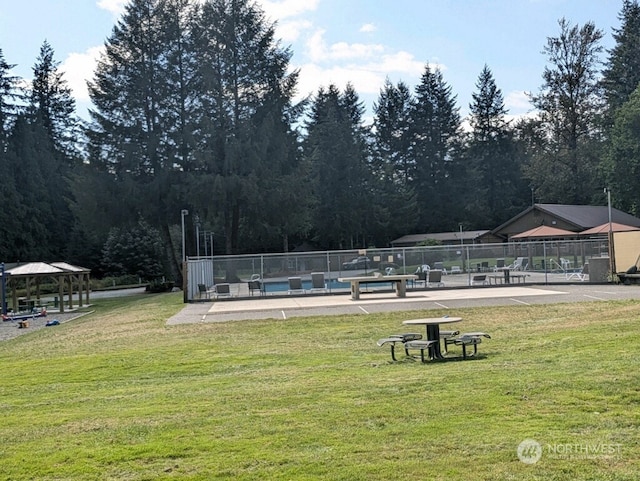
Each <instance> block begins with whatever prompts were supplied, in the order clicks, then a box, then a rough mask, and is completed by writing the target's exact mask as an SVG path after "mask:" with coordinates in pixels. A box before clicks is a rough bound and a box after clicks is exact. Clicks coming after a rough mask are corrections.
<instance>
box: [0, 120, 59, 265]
mask: <svg viewBox="0 0 640 481" xmlns="http://www.w3.org/2000/svg"><path fill="white" fill-rule="evenodd" d="M52 151H53V146H52V145H51V143H50V137H49V135H48V132H46V131H45V130H44V128H43V127H42V125H41V124H39V123H37V122H30V121H29V119H28V118H27V117H26V116H25V115H19V116H18V118H17V119H16V122H15V124H14V126H13V128H12V131H11V134H10V136H9V139H8V149H7V154H6V156H5V160H6V163H7V170H8V171H9V172H11V174H12V175H11V177H10V179H11V178H13V182H14V184H13V186H15V195H11V196H9V197H8V199H4V202H3V205H5V206H7V210H8V211H9V212H10V213H11V215H12V216H13V217H14V219H15V220H14V221H12V222H9V225H8V226H7V225H5V226H3V228H4V229H8V231H7V234H8V236H9V237H10V238H12V243H11V246H10V250H9V251H8V252H7V253H6V255H7V256H8V257H6V258H7V259H11V260H16V261H18V260H20V261H23V262H32V261H54V260H59V259H60V258H61V257H62V249H63V245H64V241H65V237H62V238H60V236H59V235H58V229H57V228H56V225H55V224H56V222H57V219H58V217H57V212H56V211H55V208H54V207H53V205H52V202H51V198H50V197H49V196H48V195H47V192H48V191H49V187H48V185H49V184H50V182H52V181H55V177H52V174H51V172H50V170H48V169H47V166H48V164H47V160H48V159H49V156H50V155H51V153H52ZM8 183H9V185H11V180H8ZM7 201H8V202H11V201H15V205H11V203H7ZM11 226H14V229H11Z"/></svg>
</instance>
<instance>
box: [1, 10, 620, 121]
mask: <svg viewBox="0 0 640 481" xmlns="http://www.w3.org/2000/svg"><path fill="white" fill-rule="evenodd" d="M126 3H127V2H126V1H125V0H0V49H1V50H2V53H3V55H4V59H5V61H6V62H7V63H9V64H10V65H14V64H15V65H16V66H15V67H14V68H13V69H12V71H11V73H12V74H13V75H16V76H19V77H21V78H23V79H25V80H30V79H31V78H32V68H33V65H34V64H35V62H36V59H37V57H38V54H39V50H40V47H41V46H42V43H43V41H44V40H47V41H48V42H49V44H50V45H51V46H52V47H53V50H54V52H55V59H56V60H57V61H59V62H60V69H61V70H62V71H63V72H64V78H65V79H66V80H67V82H68V84H69V86H70V87H71V88H72V90H73V95H74V97H75V99H76V102H77V107H78V114H79V115H80V116H83V117H86V111H87V108H89V107H90V105H91V103H90V100H89V98H88V94H87V89H86V80H87V79H90V78H91V76H92V72H93V69H94V66H95V61H96V58H97V57H98V56H99V54H100V52H101V50H102V49H103V45H104V42H105V40H107V39H108V38H109V36H110V35H111V32H112V29H113V26H114V25H115V24H116V22H117V20H118V19H119V18H120V15H121V14H122V11H123V9H124V5H125V4H126ZM257 3H258V4H259V5H260V6H261V7H262V8H263V10H264V11H265V13H266V15H267V18H268V19H269V21H272V22H274V23H275V24H276V35H277V38H278V39H280V42H281V45H282V46H283V47H289V48H290V49H291V51H292V52H293V56H292V59H291V68H292V69H299V70H300V81H299V84H298V97H299V98H303V97H305V96H308V95H311V94H313V93H315V92H317V90H318V88H319V87H321V86H325V87H326V86H328V85H329V84H335V85H337V86H338V87H339V88H341V89H342V88H344V86H345V85H346V83H347V82H351V83H352V84H353V85H354V87H355V89H356V91H357V92H358V94H359V96H360V98H361V100H362V101H363V103H364V105H365V107H366V109H367V113H366V114H365V117H366V119H368V120H369V121H370V120H371V116H372V115H373V114H372V109H373V105H374V103H375V102H376V100H377V98H378V95H379V93H380V89H381V87H382V85H383V84H384V82H385V79H386V78H388V79H389V80H390V81H391V82H393V83H394V84H397V83H398V82H399V81H402V82H404V83H405V84H407V85H408V86H409V87H410V88H411V89H412V90H413V89H414V88H415V87H416V86H417V85H418V83H419V81H420V76H421V75H422V73H423V72H424V69H425V66H426V65H427V64H428V65H430V66H431V67H432V68H434V67H438V68H440V69H441V70H442V73H443V76H444V80H445V82H446V83H447V84H449V85H450V86H451V88H452V92H453V94H454V95H456V98H457V105H458V107H459V108H460V113H461V115H462V116H463V117H464V116H466V115H467V114H468V112H469V104H470V103H471V102H472V94H473V93H474V92H475V91H477V88H476V83H477V80H478V76H479V74H480V72H481V70H482V68H483V67H484V65H487V66H488V67H489V69H490V70H491V71H492V73H493V76H494V79H495V81H496V85H497V86H498V88H499V89H500V90H501V91H502V94H503V97H504V100H505V107H506V108H507V110H508V111H509V114H510V116H514V117H518V116H522V115H526V114H527V113H530V112H531V105H530V104H529V102H528V98H527V95H526V93H527V92H534V93H535V92H538V91H539V89H540V87H541V85H542V72H543V70H544V67H545V65H546V64H547V59H546V57H545V56H544V55H543V53H542V49H543V48H544V46H545V44H546V40H547V38H548V37H555V36H558V34H559V32H560V28H559V26H558V20H559V19H561V18H563V17H564V18H566V19H567V20H568V21H569V22H571V24H572V25H575V24H578V25H580V26H582V25H584V24H585V23H586V22H589V21H591V22H593V23H595V25H596V27H597V28H599V29H600V30H602V31H603V33H604V38H603V41H602V46H603V47H604V48H605V52H604V53H603V56H602V60H603V61H604V60H606V59H607V53H606V50H608V49H611V48H612V47H613V46H614V40H613V38H612V32H613V29H614V28H619V26H620V19H619V14H620V11H621V8H622V0H257Z"/></svg>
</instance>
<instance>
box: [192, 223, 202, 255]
mask: <svg viewBox="0 0 640 481" xmlns="http://www.w3.org/2000/svg"><path fill="white" fill-rule="evenodd" d="M193 220H194V222H195V224H196V257H200V216H199V215H198V214H196V215H194V216H193Z"/></svg>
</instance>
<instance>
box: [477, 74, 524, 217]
mask: <svg viewBox="0 0 640 481" xmlns="http://www.w3.org/2000/svg"><path fill="white" fill-rule="evenodd" d="M476 88H477V92H474V93H473V94H472V98H473V102H472V103H471V104H470V105H469V110H470V116H469V123H470V125H471V128H472V131H471V133H470V135H469V142H468V144H467V149H466V156H467V164H468V165H467V169H468V170H467V178H468V182H467V189H465V191H466V192H468V193H469V196H470V199H469V202H470V203H469V207H468V210H469V218H470V219H474V224H475V226H477V227H485V228H486V227H487V226H492V225H499V224H500V223H501V222H502V221H504V219H508V218H509V217H511V216H513V215H515V214H516V213H517V212H518V211H519V210H521V208H522V207H523V205H522V203H521V202H520V201H518V197H519V196H520V193H519V192H520V191H521V185H520V184H521V181H520V177H521V169H520V165H519V164H518V163H517V162H516V156H515V143H514V141H513V138H512V133H511V130H510V128H509V125H508V123H507V121H506V118H505V117H506V114H507V110H506V108H505V106H504V99H503V96H502V92H501V91H500V89H498V87H497V86H496V83H495V80H494V78H493V74H492V73H491V70H490V69H489V67H488V66H486V65H485V66H484V68H483V69H482V72H480V75H479V77H478V81H477V83H476Z"/></svg>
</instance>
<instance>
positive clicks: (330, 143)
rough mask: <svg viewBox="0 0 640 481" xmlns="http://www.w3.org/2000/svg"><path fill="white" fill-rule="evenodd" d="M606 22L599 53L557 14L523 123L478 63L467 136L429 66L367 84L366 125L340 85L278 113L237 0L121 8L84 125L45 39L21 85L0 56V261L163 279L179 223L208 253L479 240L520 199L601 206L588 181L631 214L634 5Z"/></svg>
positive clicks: (280, 68) (637, 107)
mask: <svg viewBox="0 0 640 481" xmlns="http://www.w3.org/2000/svg"><path fill="white" fill-rule="evenodd" d="M619 18H620V21H621V25H620V27H619V28H618V29H614V32H613V37H614V40H615V46H614V47H613V48H612V49H611V50H610V51H608V52H603V47H602V46H601V40H602V38H603V36H604V32H602V31H601V30H599V29H598V28H597V27H596V26H595V24H594V23H593V22H587V23H586V24H584V25H582V26H580V25H574V24H572V23H571V22H570V21H569V20H567V19H564V18H563V19H560V20H559V22H558V29H559V33H558V35H557V36H554V37H548V38H547V39H546V43H544V44H543V50H542V53H543V55H545V57H546V59H547V64H546V67H545V68H544V71H543V72H542V73H541V85H540V88H539V90H538V91H537V92H535V93H531V94H530V101H531V105H532V108H533V109H534V110H535V115H531V116H527V117H525V118H522V119H519V120H517V121H509V120H508V114H509V112H508V110H507V109H506V107H505V104H504V98H503V95H502V91H501V90H500V88H499V86H498V85H497V84H496V81H495V79H494V77H493V73H492V71H491V69H490V66H488V65H485V66H484V68H483V69H482V71H481V72H480V73H479V76H478V79H477V82H476V90H475V91H474V93H473V96H472V102H471V104H470V105H469V111H470V114H469V116H468V118H467V119H466V120H467V122H468V127H467V128H464V126H463V120H464V119H462V118H461V116H460V109H459V106H458V105H457V97H456V95H455V93H454V92H453V90H452V88H451V86H450V85H449V84H448V83H447V81H446V79H445V77H444V74H443V72H442V71H440V70H439V69H437V68H433V67H432V66H430V65H425V68H424V71H423V73H422V76H421V78H420V81H419V83H418V84H417V85H416V86H415V87H413V88H412V87H410V86H409V85H407V84H406V83H404V82H403V81H400V82H397V83H393V82H391V81H390V80H387V81H386V82H385V84H384V86H383V87H382V88H381V90H380V93H379V96H378V98H377V100H376V102H375V103H374V105H373V113H374V119H373V123H372V124H371V125H367V124H365V122H364V118H363V117H364V112H365V107H364V104H363V102H362V101H361V100H360V98H359V96H358V93H357V92H356V90H355V88H354V87H353V86H352V85H350V84H348V85H347V86H346V87H345V88H343V89H340V88H339V87H338V86H336V85H326V86H322V87H320V88H319V89H318V91H317V92H315V93H314V94H313V95H312V96H310V97H309V98H307V99H305V100H303V101H299V102H296V101H294V99H295V98H296V88H297V81H298V75H299V72H297V71H291V70H290V68H289V67H290V60H291V56H292V52H291V51H290V49H288V48H284V47H282V45H281V43H280V41H279V40H278V39H277V38H276V36H275V26H274V25H273V24H271V23H269V22H268V21H267V20H266V18H265V15H264V12H262V11H261V10H260V8H259V7H258V6H257V5H256V4H255V3H253V2H251V1H249V0H206V1H204V2H199V1H195V0H132V1H131V2H130V3H129V4H128V5H127V6H126V8H125V11H124V14H123V15H122V17H121V18H120V19H119V20H118V22H117V23H116V25H115V26H114V27H113V30H112V32H111V35H110V36H109V37H108V39H107V40H106V42H105V49H104V53H103V54H102V56H101V57H100V59H99V61H98V64H97V67H96V69H95V71H94V73H93V77H92V79H91V80H90V82H89V84H88V87H89V94H90V98H91V103H92V107H91V108H90V110H89V119H88V120H80V119H79V118H78V117H77V115H76V112H75V103H74V99H73V97H72V95H71V90H70V89H69V87H68V85H67V82H66V80H65V79H64V75H63V74H62V73H61V72H60V70H59V62H57V61H56V60H55V52H54V49H53V47H52V46H51V45H49V44H48V43H47V42H46V41H45V42H44V43H43V45H42V47H41V50H40V54H39V56H38V58H37V59H36V61H35V64H34V67H33V78H32V79H31V81H30V82H29V83H26V82H24V81H23V79H19V78H17V77H15V76H13V75H12V73H11V70H12V68H13V67H14V65H12V64H10V63H9V62H8V61H7V60H5V57H4V53H3V51H2V50H1V49H0V153H1V154H2V159H1V160H0V176H1V178H2V182H1V183H0V191H1V192H2V198H3V200H4V202H3V209H2V210H0V225H2V227H3V229H2V230H3V235H2V236H1V237H0V258H1V259H3V260H4V261H5V262H13V261H35V260H42V261H53V260H61V259H64V260H66V261H68V262H71V263H76V264H79V265H82V266H85V267H89V268H91V269H93V270H94V272H95V273H96V275H101V274H125V273H126V274H136V275H139V276H141V277H144V278H146V279H149V278H154V277H158V276H162V275H165V276H170V277H172V278H174V279H178V278H179V276H180V274H179V266H180V259H181V225H180V224H181V221H182V220H183V219H185V221H186V223H187V230H188V232H189V233H193V232H194V231H195V223H196V222H197V223H198V228H199V230H200V232H212V233H213V239H214V249H215V253H216V255H218V254H238V253H256V252H269V251H288V250H290V249H291V248H293V247H296V246H299V245H301V244H303V243H308V244H310V245H312V246H315V247H318V248H321V249H349V248H359V247H371V246H378V247H383V246H387V245H388V244H389V242H390V241H391V240H392V239H394V238H396V237H398V236H401V235H404V234H409V233H422V232H438V231H450V230H457V229H458V227H459V225H460V224H462V226H463V228H464V229H465V230H471V229H485V228H492V227H495V226H496V225H499V224H500V223H502V222H504V221H506V220H507V219H509V218H510V217H512V216H513V215H514V214H516V213H518V212H520V211H521V210H523V209H524V208H526V207H527V206H528V205H530V204H531V202H532V200H533V199H535V200H536V201H537V202H546V203H567V204H588V203H603V201H604V193H603V187H607V188H609V189H611V191H612V192H613V193H614V196H613V201H614V204H615V206H616V207H617V208H619V209H622V210H625V211H627V212H630V213H632V214H636V215H637V214H640V212H639V210H640V209H639V200H640V185H639V184H640V177H639V176H638V173H639V172H638V169H639V165H640V135H638V134H639V131H638V125H639V124H640V122H639V121H640V88H639V82H640V6H639V5H638V2H637V0H623V2H622V8H621V10H620V13H619ZM603 57H606V58H605V59H604V60H603ZM183 209H186V210H188V211H189V215H187V216H186V218H185V217H184V216H182V217H181V211H182V210H183ZM204 242H205V240H204V239H200V244H201V245H204ZM187 244H188V245H187V254H189V255H194V254H195V253H196V252H195V250H196V247H195V246H196V244H197V240H196V239H194V236H193V235H191V234H189V235H188V236H187ZM200 253H201V254H203V253H204V250H203V249H202V248H201V250H200Z"/></svg>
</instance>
